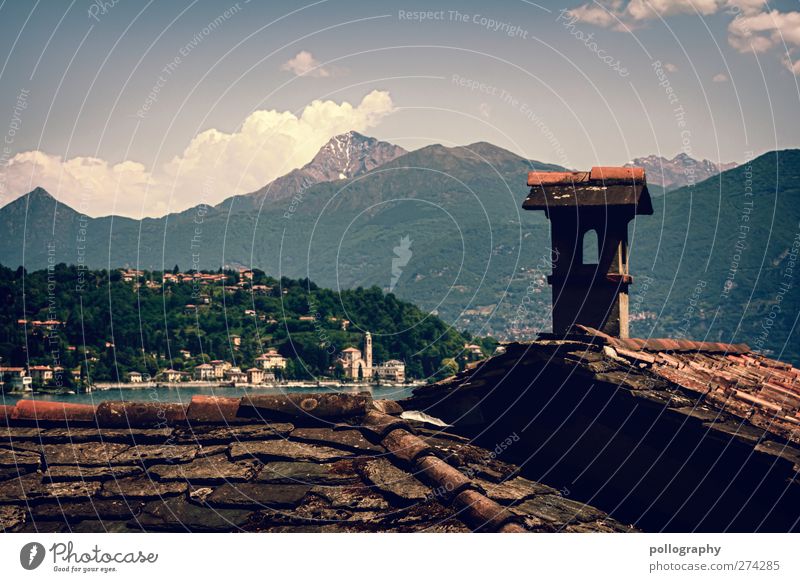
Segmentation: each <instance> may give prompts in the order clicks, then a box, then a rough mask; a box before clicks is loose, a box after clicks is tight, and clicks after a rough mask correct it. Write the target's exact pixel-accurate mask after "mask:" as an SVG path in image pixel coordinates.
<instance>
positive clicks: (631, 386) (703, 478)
mask: <svg viewBox="0 0 800 582" xmlns="http://www.w3.org/2000/svg"><path fill="white" fill-rule="evenodd" d="M582 329H583V333H575V334H572V335H569V336H567V337H560V338H556V337H554V336H549V335H547V334H542V336H541V337H540V339H538V340H536V341H532V342H527V343H510V344H506V346H505V348H506V349H505V353H503V354H501V355H496V356H494V357H492V358H489V359H486V360H482V361H480V362H476V363H474V364H472V365H471V366H470V367H469V368H468V369H466V370H464V371H463V372H461V373H459V374H457V375H456V376H453V377H450V378H448V379H445V380H442V381H440V382H438V383H436V384H432V385H428V386H422V387H419V388H416V389H415V390H414V393H413V396H412V397H411V398H408V399H406V400H401V401H400V404H401V405H402V406H403V407H405V408H409V409H411V408H413V409H416V410H423V411H425V412H427V413H428V414H431V415H434V416H437V417H439V418H442V419H443V420H444V421H446V422H448V423H450V424H451V425H453V428H451V429H450V430H455V431H459V432H460V433H462V434H475V435H476V438H477V442H478V443H480V444H483V445H484V446H487V441H486V440H481V438H483V439H485V438H489V439H491V438H494V436H493V435H494V434H497V432H498V431H500V432H501V433H502V432H507V431H509V430H518V431H520V430H525V434H524V438H525V439H527V442H526V444H525V445H524V446H521V447H520V450H521V451H522V452H523V454H522V455H521V461H524V462H525V467H526V476H528V477H530V478H537V477H536V476H537V475H542V474H546V473H549V474H550V478H553V471H551V470H550V468H551V464H556V463H560V466H561V467H564V470H563V474H562V475H561V476H560V478H561V479H563V480H564V482H570V479H572V478H574V476H575V475H578V476H580V475H583V472H584V471H591V472H592V478H593V479H595V482H596V483H600V484H601V485H603V487H605V489H604V492H606V493H607V492H608V491H609V489H610V488H609V487H608V486H606V485H604V484H605V483H606V482H607V480H611V479H615V480H616V484H615V487H616V489H615V490H614V493H613V495H612V494H609V496H608V499H612V498H613V499H612V500H611V501H610V502H606V503H604V502H600V501H598V500H595V501H590V499H591V495H592V494H593V491H592V490H590V488H588V489H589V490H587V496H586V497H585V500H587V502H590V503H593V504H596V505H598V506H599V507H600V508H601V509H605V510H607V511H613V512H614V515H615V516H618V518H619V519H624V520H625V521H629V522H632V523H635V524H637V525H639V526H640V527H643V528H644V529H650V530H653V529H654V528H658V529H660V528H666V529H667V530H668V531H687V530H694V529H695V528H697V529H698V530H703V528H706V529H705V530H706V531H723V530H724V531H790V530H791V531H793V530H796V529H797V528H798V527H799V526H800V513H798V511H797V507H798V505H797V503H798V500H800V478H798V475H799V474H800V370H798V369H797V368H795V367H793V366H792V365H791V364H788V363H785V362H780V361H778V360H774V359H771V358H768V357H765V356H763V355H761V354H758V353H755V352H752V351H750V349H749V348H748V347H747V346H746V345H744V344H722V343H712V342H696V341H690V340H674V339H635V338H631V339H619V338H614V337H610V336H607V335H605V334H603V333H601V332H598V331H596V330H593V329H590V328H586V327H583V328H582ZM520 434H521V435H522V434H523V433H520ZM480 435H487V436H484V437H481V438H478V437H479V436H480ZM576 435H580V439H579V440H580V443H578V442H577V440H576V439H578V437H577V436H576ZM590 435H591V436H590ZM612 441H613V444H612ZM534 455H538V456H539V457H543V458H545V460H544V461H542V464H541V465H540V466H539V467H536V466H533V465H535V463H534V464H532V465H529V464H528V461H527V459H528V458H530V457H533V456H534ZM594 455H598V456H603V455H608V456H612V457H613V458H614V461H613V462H608V463H607V464H606V463H601V462H590V461H591V460H592V459H593V458H595V457H594ZM614 455H618V456H614ZM629 458H633V459H635V461H632V462H631V463H630V464H629V463H628V459H629ZM615 463H617V464H615ZM623 472H624V473H625V475H626V476H625V477H621V475H622V473H623ZM645 479H648V480H649V481H648V488H647V489H646V490H642V489H641V487H640V483H641V482H642V481H640V480H645ZM687 484H688V485H687ZM637 487H639V489H637V494H638V495H639V500H638V501H637V502H636V503H638V505H635V504H634V503H633V502H632V501H631V499H630V497H629V495H630V492H631V491H632V490H634V489H636V488H637ZM695 487H697V489H695ZM699 488H702V490H703V491H705V492H706V494H705V495H702V496H701V495H698V496H695V497H692V496H691V495H689V493H687V492H692V491H696V490H699ZM648 491H649V492H650V493H648ZM676 491H678V492H677V493H675V492H676ZM578 498H580V495H578ZM711 498H713V503H712V502H711V501H712V499H711ZM731 499H735V501H729V500H731ZM625 502H630V505H629V509H630V512H629V513H628V514H625V513H624V512H620V511H617V510H616V509H615V508H618V507H619V504H621V503H625ZM659 504H662V505H659ZM709 507H711V508H712V509H713V511H714V513H713V516H712V517H709V518H708V520H707V521H705V522H704V521H703V520H704V519H705V517H706V516H707V514H708V512H710V511H711V509H709ZM651 509H652V512H653V513H656V512H660V514H659V516H658V517H657V518H654V519H653V520H652V521H651V522H650V524H651V525H650V526H649V527H647V526H645V524H644V523H643V522H641V521H639V519H638V518H639V516H640V515H643V516H645V517H649V516H650V514H649V513H648V511H650V510H651ZM678 510H681V511H683V512H684V513H683V514H682V515H681V516H680V518H681V519H682V520H683V521H680V522H678V521H676V520H675V519H673V515H675V513H674V512H676V511H678ZM692 512H693V513H694V516H692V515H690V514H691V513H692ZM693 519H696V521H692V520H693ZM675 528H677V530H676V529H675Z"/></svg>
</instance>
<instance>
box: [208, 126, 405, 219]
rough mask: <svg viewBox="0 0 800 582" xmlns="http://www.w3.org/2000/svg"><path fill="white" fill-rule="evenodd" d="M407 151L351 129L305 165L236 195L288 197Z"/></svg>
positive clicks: (254, 198) (227, 202)
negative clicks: (247, 191)
mask: <svg viewBox="0 0 800 582" xmlns="http://www.w3.org/2000/svg"><path fill="white" fill-rule="evenodd" d="M406 153H408V152H406V150H404V149H403V148H401V147H400V146H396V145H394V144H390V143H388V142H385V141H378V140H377V139H375V138H374V137H367V136H365V135H361V134H360V133H358V132H356V131H349V132H347V133H343V134H341V135H337V136H334V137H332V138H331V139H330V141H328V143H326V144H325V145H324V146H322V148H321V149H320V150H319V152H317V155H315V156H314V159H312V160H311V161H310V162H309V163H307V164H306V165H305V166H303V167H302V168H299V169H297V170H292V171H291V172H289V173H288V174H286V175H284V176H281V177H280V178H277V179H275V180H273V181H272V182H270V183H269V184H267V185H266V186H264V187H263V188H260V189H259V190H256V191H255V192H252V193H250V194H245V195H244V196H236V197H233V198H234V199H235V200H237V201H239V202H241V201H245V200H249V201H252V203H253V206H254V208H257V207H258V206H260V205H261V203H262V201H263V200H264V199H265V198H269V199H272V200H286V199H288V198H292V197H293V196H295V195H296V194H297V193H299V192H302V191H303V190H305V189H306V188H308V187H309V186H313V185H314V184H319V183H320V182H333V181H335V180H345V179H348V178H355V177H357V176H360V175H362V174H365V173H367V172H369V171H370V170H373V169H374V168H377V167H378V166H382V165H383V164H385V163H386V162H390V161H392V160H393V159H395V158H397V157H400V156H402V155H404V154H406ZM231 201H232V199H231V198H228V199H227V200H225V201H223V202H222V203H220V204H219V205H218V206H219V207H221V208H228V207H230V205H231Z"/></svg>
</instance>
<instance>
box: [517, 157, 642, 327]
mask: <svg viewBox="0 0 800 582" xmlns="http://www.w3.org/2000/svg"><path fill="white" fill-rule="evenodd" d="M528 186H530V187H531V191H530V194H529V195H528V198H527V199H526V200H525V202H524V203H523V204H522V207H523V208H524V209H525V210H544V212H545V216H547V218H548V219H549V220H550V234H551V240H552V245H553V248H552V253H553V256H552V263H553V272H552V273H551V275H550V276H549V277H548V283H550V285H551V286H552V291H553V333H554V334H556V335H565V334H568V333H571V332H572V331H573V330H574V326H576V325H584V326H587V327H592V328H595V329H598V330H600V331H602V332H604V333H607V334H608V335H611V336H615V337H620V338H626V337H628V335H629V319H628V288H629V286H630V285H631V283H632V282H633V278H632V277H631V275H630V272H629V268H628V223H629V222H630V221H631V220H633V219H634V217H635V216H636V215H639V214H645V215H648V214H653V206H652V202H651V200H650V193H649V192H648V190H647V183H646V180H645V173H644V168H619V167H594V168H592V169H591V171H589V172H530V173H529V174H528ZM592 231H594V233H596V235H597V256H592V257H586V256H584V255H583V252H584V244H583V243H584V238H585V237H587V236H592Z"/></svg>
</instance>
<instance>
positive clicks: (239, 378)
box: [224, 366, 247, 384]
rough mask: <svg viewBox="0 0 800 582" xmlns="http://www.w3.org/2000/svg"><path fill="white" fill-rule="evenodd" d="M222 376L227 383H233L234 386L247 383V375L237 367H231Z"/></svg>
mask: <svg viewBox="0 0 800 582" xmlns="http://www.w3.org/2000/svg"><path fill="white" fill-rule="evenodd" d="M224 374H225V375H224V378H225V380H226V381H228V382H233V383H234V384H244V383H246V382H247V374H246V373H245V372H242V370H241V369H240V368H239V367H238V366H231V367H230V368H228V369H227V370H225V373H224Z"/></svg>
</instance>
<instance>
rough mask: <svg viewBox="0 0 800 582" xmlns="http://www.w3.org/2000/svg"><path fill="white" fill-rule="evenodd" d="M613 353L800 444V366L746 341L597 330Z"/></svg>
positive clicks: (594, 333) (586, 328) (706, 401)
mask: <svg viewBox="0 0 800 582" xmlns="http://www.w3.org/2000/svg"><path fill="white" fill-rule="evenodd" d="M583 329H584V330H585V331H586V332H587V333H588V334H590V335H593V336H595V337H598V338H599V339H600V340H601V341H602V342H603V343H604V344H605V345H606V346H607V347H608V348H610V349H611V350H612V351H610V352H609V353H610V355H611V356H612V357H618V358H621V359H623V360H625V361H627V362H630V363H631V364H636V365H639V366H641V367H643V368H644V369H646V370H648V371H649V372H651V373H652V374H654V375H655V376H657V377H659V378H662V379H664V380H666V381H668V382H670V383H672V384H674V385H676V386H680V387H681V388H683V389H685V390H688V391H690V392H692V393H695V394H698V395H700V396H702V397H703V401H704V402H705V403H706V404H709V405H712V406H714V407H716V408H719V409H721V410H725V411H726V412H727V413H729V414H733V415H734V416H737V417H739V418H741V419H745V420H747V421H748V422H749V423H751V424H753V425H754V426H757V427H759V428H762V429H764V430H768V431H769V432H772V433H775V434H777V435H779V436H781V437H783V438H786V439H788V440H791V441H793V442H795V443H798V444H800V370H798V369H797V368H795V367H793V366H792V365H791V364H787V363H785V362H781V361H778V360H773V359H771V358H767V357H765V356H762V355H760V354H757V353H755V352H751V351H750V348H749V347H748V346H747V345H746V344H723V343H710V342H697V341H688V340H670V339H647V340H641V339H619V338H613V337H610V336H607V335H605V334H603V333H601V332H598V331H597V330H594V329H592V328H588V327H584V328H583Z"/></svg>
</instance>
